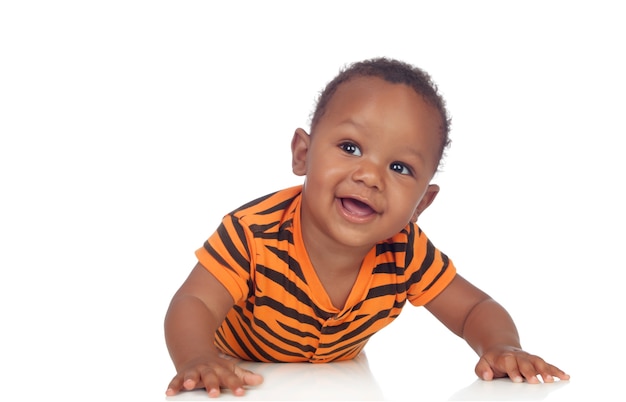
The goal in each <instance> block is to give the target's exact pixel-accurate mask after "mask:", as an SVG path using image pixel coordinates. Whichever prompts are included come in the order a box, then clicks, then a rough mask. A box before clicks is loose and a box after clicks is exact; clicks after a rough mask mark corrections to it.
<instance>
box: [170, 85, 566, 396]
mask: <svg viewBox="0 0 626 402" xmlns="http://www.w3.org/2000/svg"><path fill="white" fill-rule="evenodd" d="M433 112H434V113H433ZM440 124H441V120H440V117H439V115H438V114H437V112H436V111H435V110H434V109H433V108H432V107H430V106H429V105H428V104H425V103H424V100H423V98H422V97H421V96H419V95H417V94H415V92H413V90H412V89H411V88H409V87H406V86H404V85H402V84H396V85H394V84H390V83H387V82H386V81H382V80H380V79H376V78H362V79H356V80H354V82H353V81H350V82H348V83H345V84H342V86H341V87H340V88H339V89H338V90H337V92H336V94H335V95H334V97H333V98H332V99H331V101H330V102H329V103H328V109H327V112H326V113H325V115H324V116H323V117H322V119H321V120H320V123H319V125H318V129H317V131H316V133H315V135H314V136H309V135H308V134H307V133H306V132H304V130H301V129H298V130H296V132H295V134H294V137H293V141H292V144H291V145H292V157H293V162H292V168H293V171H294V173H295V174H296V175H300V176H306V177H307V182H306V185H305V187H304V190H303V201H302V202H303V204H302V215H301V217H302V232H303V240H304V243H305V246H306V249H307V253H308V255H309V257H310V260H311V263H312V265H313V266H314V267H315V270H316V273H317V275H318V277H319V278H320V281H321V282H322V284H323V286H324V288H325V290H326V292H327V293H328V296H329V297H330V299H331V301H332V302H333V305H335V306H336V307H341V306H343V305H344V304H345V302H346V299H347V298H348V296H349V294H350V291H351V290H352V286H353V284H354V280H355V277H356V272H358V270H359V268H360V265H361V262H362V261H363V258H364V257H365V254H366V253H367V252H368V250H370V249H371V247H373V245H374V244H375V243H376V241H379V240H381V239H386V238H388V234H387V232H393V233H397V232H398V231H399V230H400V229H402V228H403V227H404V226H405V225H406V224H407V223H408V221H413V222H416V221H417V218H418V217H419V215H420V214H421V213H422V212H423V211H424V210H425V209H426V208H428V206H429V205H431V203H432V202H433V201H434V199H435V197H436V196H437V194H438V192H439V187H438V186H437V185H434V184H430V180H431V179H432V177H433V176H434V174H435V171H436V167H437V165H438V159H437V158H438V156H437V155H439V152H438V147H439V146H440V144H439V142H438V139H439V136H438V128H439V127H440ZM346 144H347V145H348V146H346ZM405 144H412V146H411V147H409V149H408V151H407V147H406V146H405ZM390 167H391V168H392V169H390ZM357 190H358V191H359V194H361V196H362V197H363V200H364V202H368V203H371V206H372V210H373V211H375V213H372V214H371V216H366V217H365V218H364V217H363V216H362V215H355V216H349V212H350V211H346V210H342V209H341V207H338V209H337V210H338V211H340V212H339V214H341V213H343V214H344V215H347V216H348V219H347V220H342V218H341V216H339V217H338V216H336V215H333V214H334V212H333V206H334V207H337V205H340V204H338V203H337V201H336V199H334V198H333V194H335V193H343V194H348V193H350V192H351V191H355V192H356V191H357ZM307 194H308V197H312V198H311V200H314V201H310V200H309V199H308V198H307ZM328 195H330V197H328ZM325 203H327V204H325ZM328 204H330V206H331V207H329V205H328ZM329 211H330V212H329ZM382 230H385V231H387V232H385V233H378V232H380V231H382ZM394 231H395V232H394ZM377 236H379V237H377ZM233 304H234V301H233V299H232V297H231V296H230V294H229V292H228V291H227V290H226V289H225V288H224V287H223V286H222V284H221V283H220V282H219V281H218V280H217V279H216V278H215V277H214V276H213V275H212V274H211V273H210V272H209V271H208V270H207V269H206V268H205V267H203V266H202V265H201V264H200V263H198V264H197V265H196V266H195V268H194V269H193V270H192V272H191V273H190V275H189V277H188V278H187V280H186V281H185V282H184V283H183V285H182V286H181V287H180V289H179V290H178V291H177V292H176V294H175V295H174V297H173V299H172V301H171V304H170V307H169V309H168V312H167V315H166V317H165V338H166V342H167V346H168V350H169V352H170V356H171V358H172V361H173V363H174V366H175V367H176V372H177V374H176V375H175V376H174V378H173V379H172V381H171V382H170V384H169V386H168V389H167V391H166V394H167V395H168V396H171V395H176V394H177V393H178V392H180V391H182V390H192V389H196V388H205V389H206V390H207V392H208V395H209V396H210V397H217V396H219V395H220V389H221V388H226V389H229V390H231V391H232V393H233V394H234V395H243V394H244V393H245V387H248V386H255V385H259V384H261V383H262V381H263V378H262V376H260V375H258V374H256V373H252V372H251V371H248V370H245V369H243V368H241V367H240V366H238V365H237V360H234V359H230V358H226V357H224V356H222V355H220V353H219V351H218V350H217V348H216V347H215V345H214V334H215V331H216V330H217V329H218V327H219V325H220V324H221V323H222V322H223V320H224V318H225V317H226V314H227V312H228V311H229V310H230V309H231V307H232V306H233ZM425 307H426V309H427V310H428V311H429V312H430V313H432V314H433V315H434V316H435V317H436V318H437V319H438V320H439V321H441V322H442V323H443V324H444V325H445V326H446V327H447V328H449V329H450V331H452V332H453V333H455V334H456V335H458V336H459V337H461V338H463V339H464V340H465V341H466V342H467V343H468V344H469V345H470V347H471V348H472V349H473V350H474V351H475V352H476V353H477V355H478V356H479V361H478V363H477V364H476V367H475V372H476V374H477V375H478V377H479V378H481V379H483V380H491V379H494V378H499V377H509V378H510V379H511V380H512V381H514V382H522V381H526V382H528V383H533V384H536V383H539V382H540V380H539V379H538V376H540V377H541V378H542V379H543V381H544V382H553V381H554V380H555V379H557V378H558V379H560V380H568V379H569V375H567V374H565V373H564V372H563V371H562V370H560V369H559V368H557V367H555V366H554V365H552V364H549V363H546V362H545V361H544V360H543V359H542V358H540V357H538V356H535V355H532V354H530V353H527V352H526V351H524V350H522V348H521V344H520V339H519V334H518V331H517V328H516V326H515V324H514V322H513V320H512V318H511V317H510V315H509V314H508V312H507V311H506V310H505V309H504V308H503V307H502V306H501V305H500V304H498V303H497V302H496V301H494V300H493V299H492V298H491V297H490V296H489V295H487V294H486V293H485V292H483V291H481V290H480V289H478V288H477V287H475V286H474V285H472V284H471V283H469V282H468V281H467V280H465V279H464V278H463V277H462V276H460V275H458V274H457V275H456V276H455V277H454V279H452V281H451V282H450V283H449V284H448V286H447V287H446V288H445V289H444V290H443V291H441V293H439V294H438V295H437V296H436V297H435V298H434V299H433V300H431V301H430V302H428V303H427V304H426V305H425Z"/></svg>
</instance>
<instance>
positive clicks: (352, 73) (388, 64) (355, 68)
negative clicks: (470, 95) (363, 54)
mask: <svg viewBox="0 0 626 402" xmlns="http://www.w3.org/2000/svg"><path fill="white" fill-rule="evenodd" d="M356 77H378V78H382V79H383V80H385V81H387V82H390V83H393V84H405V85H408V86H410V87H411V88H413V89H414V90H415V92H417V93H418V94H420V95H422V96H423V97H424V100H425V101H426V102H427V103H428V104H430V105H432V106H434V107H435V108H436V109H437V110H438V111H439V113H440V114H441V121H442V126H441V131H440V133H441V147H440V150H439V158H438V160H439V161H440V163H441V159H442V158H443V155H444V152H445V149H446V148H447V147H449V146H450V142H451V141H450V138H449V132H450V125H451V119H450V117H449V115H448V111H447V109H446V103H445V100H444V99H443V97H442V96H441V95H440V94H439V91H438V89H437V86H436V85H435V83H434V82H433V81H432V79H431V77H430V75H429V74H428V73H426V72H425V71H423V70H422V69H420V68H418V67H415V66H412V65H410V64H408V63H405V62H403V61H400V60H395V59H390V58H385V57H380V58H374V59H369V60H363V61H359V62H354V63H352V64H349V65H347V66H345V67H344V68H343V69H342V70H341V71H340V72H339V74H338V75H337V76H336V77H335V78H333V80H332V81H330V82H329V83H328V84H327V85H326V87H325V88H324V89H323V90H322V92H321V93H320V95H319V97H318V98H317V102H316V106H315V110H314V111H313V116H312V118H311V134H313V133H314V132H315V127H316V126H317V124H318V122H319V120H320V118H321V117H322V116H323V115H324V112H325V111H326V106H327V105H328V102H329V101H330V99H331V98H332V96H333V95H334V94H335V92H336V91H337V88H338V87H339V86H340V85H341V84H343V83H345V82H347V81H349V80H351V79H353V78H356Z"/></svg>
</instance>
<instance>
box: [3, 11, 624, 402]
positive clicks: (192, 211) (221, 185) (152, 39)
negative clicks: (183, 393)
mask: <svg viewBox="0 0 626 402" xmlns="http://www.w3.org/2000/svg"><path fill="white" fill-rule="evenodd" d="M621 9H622V6H621V3H620V2H618V1H615V2H608V1H593V2H591V1H588V2H581V1H578V2H576V1H567V2H565V1H563V2H556V1H524V2H521V1H520V2H513V1H511V2H496V1H492V2H486V1H473V2H464V1H447V2H437V3H436V5H435V2H419V1H412V2H408V1H386V2H382V1H380V2H374V1H341V2H339V1H337V2H334V1H315V2H312V1H308V2H287V1H284V2H278V1H264V2H252V1H239V2H208V1H207V2H198V1H184V2H163V1H150V2H147V1H146V2H143V1H142V2H140V1H107V2H86V1H82V2H81V1H75V2H68V1H50V2H28V1H25V2H18V1H15V2H10V1H7V2H3V3H2V4H1V5H0V192H1V193H0V194H1V195H0V270H1V271H0V317H2V331H1V333H0V341H1V342H0V348H1V349H0V350H1V355H2V357H1V360H2V364H1V366H0V367H1V368H0V371H1V372H0V384H1V385H2V387H1V388H2V390H1V391H0V392H1V394H2V397H0V398H1V399H5V398H6V400H19V399H21V398H23V399H32V398H33V397H48V396H50V397H52V396H54V398H55V399H57V398H60V399H67V400H85V399H89V400H113V399H114V398H116V397H119V398H120V399H122V400H164V399H165V397H164V391H165V388H166V386H167V383H168V381H169V379H170V378H171V377H172V376H173V374H174V371H173V366H172V365H171V362H170V360H169V356H168V354H167V351H166V348H165V344H164V341H163V331H162V322H163V316H164V313H165V310H166V308H167V305H168V303H169V300H170V298H171V296H172V294H173V293H174V292H175V290H176V289H177V288H178V286H179V285H180V284H181V283H182V281H183V280H184V278H185V277H186V275H187V274H188V272H189V271H190V269H191V268H192V266H193V265H194V263H195V258H194V255H193V252H194V251H195V249H196V248H198V247H200V246H201V245H202V243H203V241H204V240H205V238H206V237H208V236H209V235H210V234H211V232H212V231H213V230H214V229H215V227H216V225H217V224H218V222H219V220H220V218H221V216H222V215H223V214H225V213H226V212H228V211H230V210H232V209H234V208H235V207H237V206H239V205H240V204H242V203H244V202H247V201H249V200H251V199H252V198H256V197H258V196H260V195H264V194H266V193H268V192H270V191H274V190H278V189H280V188H283V187H287V186H291V185H295V184H298V183H300V182H301V178H299V177H296V176H293V175H292V173H291V170H290V151H289V143H290V139H291V135H292V133H293V131H294V130H295V129H296V128H297V127H303V128H305V129H308V123H309V115H310V113H311V112H312V110H313V107H314V101H315V99H316V97H317V94H318V93H319V91H320V90H321V89H322V88H323V86H324V85H325V84H326V83H327V82H328V81H329V80H330V79H332V78H333V76H334V75H335V74H336V73H337V72H338V71H339V69H340V68H341V67H342V66H343V65H344V64H346V63H349V62H352V61H356V60H360V59H364V58H370V57H377V56H388V57H394V58H398V59H401V60H404V61H407V62H409V63H412V64H415V65H417V66H419V67H422V68H424V69H425V70H426V71H428V72H429V73H430V74H431V75H432V77H433V79H434V80H435V82H436V83H437V84H438V86H439V89H440V91H441V92H442V94H443V96H444V97H445V98H446V100H447V104H448V108H449V110H450V114H451V116H452V119H453V122H452V131H451V138H452V141H453V143H452V147H451V148H450V150H449V151H448V155H447V158H446V163H445V166H444V169H443V171H442V172H441V173H440V174H438V176H437V177H436V178H435V182H436V183H438V184H439V185H440V186H441V188H442V191H441V193H440V195H439V197H438V199H437V200H436V202H435V204H434V205H433V206H432V207H431V208H430V209H429V210H428V211H427V212H426V213H425V214H424V215H423V216H422V218H420V219H421V225H422V227H423V229H424V230H425V231H426V233H427V234H428V235H429V237H430V238H431V239H432V240H433V242H434V243H435V244H436V245H437V246H438V247H439V248H440V249H442V250H443V251H444V252H446V253H447V254H448V255H450V257H451V258H452V259H453V260H454V261H455V263H456V265H457V267H458V269H459V272H460V273H461V274H462V275H464V276H465V277H466V278H468V279H470V280H471V281H472V282H474V283H475V284H476V285H478V286H479V287H481V288H482V289H483V290H485V291H487V292H488V293H490V294H491V295H492V296H493V297H494V298H496V299H497V300H499V301H500V302H501V303H502V304H503V305H504V306H505V307H507V309H508V310H509V311H510V312H511V314H512V315H513V316H514V318H515V320H516V322H517V324H518V327H519V329H520V332H521V334H522V341H523V345H524V347H525V348H526V349H527V350H529V351H531V352H534V353H537V354H540V355H542V356H543V357H545V358H546V359H547V360H549V361H551V362H553V363H555V364H557V365H558V366H560V367H562V368H563V369H564V370H566V371H567V372H569V373H570V374H571V375H572V381H571V386H572V387H574V388H572V389H574V390H577V389H579V388H575V384H576V383H575V382H577V383H578V384H585V387H586V388H584V390H585V391H586V392H589V395H594V393H598V394H600V395H606V396H612V395H614V394H613V391H614V389H613V388H612V385H611V384H614V383H615V379H616V378H618V377H619V375H621V374H622V373H623V362H624V358H625V357H626V356H625V355H624V351H623V345H622V342H623V340H622V338H623V337H622V336H620V335H619V334H620V331H621V330H620V329H619V328H621V325H623V322H624V313H623V309H624V301H623V299H622V297H621V296H622V294H623V288H624V287H623V284H622V283H623V282H622V279H621V278H622V277H623V271H624V268H625V264H624V260H623V250H624V249H623V243H624V234H623V230H622V228H623V227H624V225H625V224H626V220H625V219H624V212H623V210H624V205H625V202H626V199H625V196H624V178H623V176H624V173H625V172H626V164H625V163H624V156H623V150H624V145H623V144H624V136H625V134H626V129H625V128H626V124H625V123H624V106H625V101H624V94H625V93H626V80H625V78H624V71H626V63H625V62H624V38H625V37H626V29H625V28H624V19H623V16H624V13H623V11H622V10H621ZM367 351H368V356H369V364H370V367H371V370H372V373H373V374H374V376H375V377H376V378H377V381H378V382H379V384H380V385H381V388H383V389H384V390H385V392H390V393H391V394H390V395H391V396H392V397H394V398H395V397H396V395H394V394H393V383H394V381H400V380H401V381H405V380H406V381H414V382H415V383H416V384H418V385H419V384H420V382H421V383H423V384H432V383H433V381H434V383H437V381H442V380H441V378H446V377H450V376H451V377H454V376H464V377H463V380H464V381H465V380H466V379H467V382H468V383H469V382H471V381H473V379H474V374H473V365H474V364H475V362H476V358H475V356H474V355H473V352H472V351H471V350H470V349H469V348H468V347H467V346H465V345H464V344H463V342H462V341H460V340H458V339H455V338H454V337H453V336H452V335H450V334H449V333H448V332H447V331H446V330H445V329H443V328H442V327H441V325H440V324H438V323H437V322H434V320H432V318H431V317H430V316H428V315H427V313H426V312H425V310H423V309H411V308H407V309H405V312H404V313H403V315H402V316H401V317H400V318H399V319H398V320H397V322H396V323H394V324H392V325H391V326H390V327H388V328H386V329H385V330H383V331H382V332H381V333H379V334H377V335H376V336H375V337H374V339H373V340H372V341H371V344H370V345H368V349H367ZM403 361H406V362H408V364H409V366H410V367H419V369H417V370H418V372H419V373H421V374H420V375H419V378H417V379H414V378H413V377H412V376H411V370H408V371H407V370H402V373H403V374H401V375H399V377H398V374H395V377H394V373H395V372H396V371H397V365H398V364H400V363H401V362H403ZM420 370H421V371H420ZM270 380H271V379H270ZM567 389H568V388H567V387H564V388H562V389H561V390H559V391H557V392H556V393H555V394H558V393H559V392H562V393H563V395H567ZM455 391H456V389H453V388H452V389H446V390H443V391H442V393H441V394H440V395H439V394H437V395H436V396H434V397H433V395H431V400H432V398H444V399H445V398H448V397H450V395H452V394H453V393H454V392H455ZM416 392H417V395H419V391H416ZM86 393H87V394H88V396H86ZM576 394H577V395H578V396H580V395H581V394H580V393H578V392H577V393H576ZM404 396H406V395H404ZM397 397H398V398H401V397H403V396H402V395H398V396H397ZM413 397H415V395H413Z"/></svg>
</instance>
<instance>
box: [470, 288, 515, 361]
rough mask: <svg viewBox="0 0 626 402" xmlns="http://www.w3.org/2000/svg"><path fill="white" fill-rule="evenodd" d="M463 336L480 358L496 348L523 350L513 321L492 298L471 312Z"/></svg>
mask: <svg viewBox="0 0 626 402" xmlns="http://www.w3.org/2000/svg"><path fill="white" fill-rule="evenodd" d="M462 336H463V338H464V339H465V341H466V342H467V343H468V344H469V345H470V346H471V347H472V349H474V351H476V353H477V354H478V355H479V356H482V355H483V354H484V353H485V352H486V351H487V350H489V349H490V348H492V347H496V346H509V347H515V348H521V345H520V339H519V333H518V331H517V327H516V326H515V323H514V322H513V319H512V318H511V316H510V315H509V313H508V312H507V311H506V310H505V309H504V308H503V307H502V306H501V305H500V304H498V303H497V302H496V301H494V300H493V299H491V298H489V299H486V300H483V301H482V302H480V303H479V304H477V305H476V306H475V307H474V308H473V309H472V310H471V311H470V313H469V314H468V315H467V317H466V319H465V324H464V325H463V333H462Z"/></svg>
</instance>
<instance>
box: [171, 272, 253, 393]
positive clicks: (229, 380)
mask: <svg viewBox="0 0 626 402" xmlns="http://www.w3.org/2000/svg"><path fill="white" fill-rule="evenodd" d="M232 306H233V299H232V297H231V296H230V294H229V293H228V291H227V290H226V289H225V288H224V287H223V286H222V284H221V283H219V281H218V280H217V279H216V278H215V277H214V276H213V275H212V274H211V273H210V272H209V271H207V270H206V268H204V267H203V266H202V265H201V264H200V263H198V264H197V265H196V267H195V268H194V269H193V270H192V271H191V274H190V275H189V277H188V278H187V280H186V281H185V282H184V283H183V285H182V286H181V287H180V289H179V290H178V291H177V292H176V294H175V295H174V297H173V298H172V301H171V303H170V306H169V309H168V311H167V314H166V316H165V341H166V343H167V348H168V350H169V352H170V356H171V357H172V361H173V362H174V366H175V367H176V372H177V374H176V376H175V377H174V378H173V379H172V381H171V382H170V384H169V386H168V388H167V391H166V395H168V396H172V395H176V394H177V393H178V392H179V391H181V390H183V389H185V390H191V389H195V388H206V390H207V392H208V394H209V396H211V397H216V396H219V394H220V386H221V387H225V388H229V389H230V390H232V392H233V393H234V394H235V395H243V394H244V388H243V387H244V386H245V385H258V384H260V383H261V382H263V378H262V377H261V376H260V375H258V374H254V373H252V372H250V371H248V370H244V369H243V368H241V367H238V366H237V365H236V364H235V361H234V360H230V359H226V358H223V357H220V353H219V351H218V350H217V348H216V347H215V345H214V343H213V342H214V338H215V331H216V330H217V328H218V327H219V326H220V324H221V323H222V321H223V320H224V317H225V316H226V313H227V312H228V310H229V309H230V308H231V307H232Z"/></svg>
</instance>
